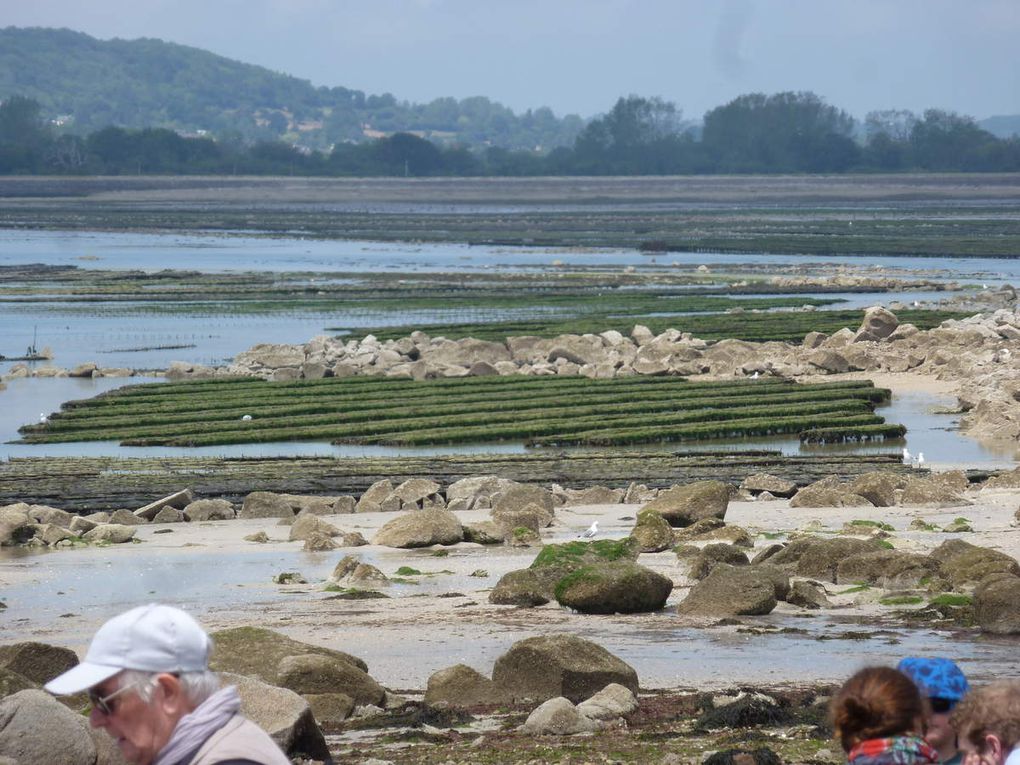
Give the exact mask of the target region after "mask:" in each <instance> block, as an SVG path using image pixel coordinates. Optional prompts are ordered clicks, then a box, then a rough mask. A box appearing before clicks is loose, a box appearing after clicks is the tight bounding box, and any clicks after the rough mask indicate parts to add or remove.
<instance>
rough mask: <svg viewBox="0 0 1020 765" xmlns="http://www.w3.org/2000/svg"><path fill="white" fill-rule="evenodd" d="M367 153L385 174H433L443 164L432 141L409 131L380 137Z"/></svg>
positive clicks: (440, 155) (439, 153)
mask: <svg viewBox="0 0 1020 765" xmlns="http://www.w3.org/2000/svg"><path fill="white" fill-rule="evenodd" d="M369 154H370V157H371V159H372V160H373V162H374V163H376V165H377V166H378V168H379V170H380V172H382V173H384V174H386V175H405V174H406V175H413V176H422V175H434V174H435V173H436V172H437V171H438V170H439V169H440V168H441V167H442V164H443V162H442V154H441V152H440V151H439V148H438V147H437V146H436V145H435V144H434V143H432V142H431V141H426V140H425V139H424V138H419V137H418V136H416V135H411V134H410V133H395V134H394V135H391V136H389V137H388V138H380V139H379V140H378V141H376V142H375V143H374V144H372V147H371V149H370V152H369Z"/></svg>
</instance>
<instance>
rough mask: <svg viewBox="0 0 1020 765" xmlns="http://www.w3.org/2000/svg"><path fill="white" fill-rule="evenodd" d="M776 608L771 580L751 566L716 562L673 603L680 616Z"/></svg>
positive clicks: (748, 613) (753, 612)
mask: <svg viewBox="0 0 1020 765" xmlns="http://www.w3.org/2000/svg"><path fill="white" fill-rule="evenodd" d="M775 607H776V588H775V585H774V584H773V583H772V581H771V579H770V578H768V577H767V576H763V575H762V574H761V573H760V572H759V571H757V570H756V569H755V568H754V567H752V566H742V567H735V566H728V565H726V564H724V563H723V564H719V565H717V566H716V567H715V568H714V569H712V572H711V573H710V574H709V575H708V576H706V577H705V578H704V579H702V580H701V581H700V582H698V583H697V584H695V585H694V586H693V587H692V588H691V591H690V592H689V593H688V594H687V597H686V598H684V599H683V601H681V602H680V604H679V605H678V606H677V613H678V614H680V615H682V616H713V617H722V616H760V615H764V614H769V613H772V610H773V609H774V608H775Z"/></svg>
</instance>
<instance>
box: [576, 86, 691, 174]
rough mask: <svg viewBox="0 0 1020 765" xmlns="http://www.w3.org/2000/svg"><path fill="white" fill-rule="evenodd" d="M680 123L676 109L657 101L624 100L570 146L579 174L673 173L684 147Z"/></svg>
mask: <svg viewBox="0 0 1020 765" xmlns="http://www.w3.org/2000/svg"><path fill="white" fill-rule="evenodd" d="M682 127H683V119H682V114H681V112H680V111H679V110H678V109H677V108H676V105H675V104H673V103H670V102H668V101H663V100H662V99H660V98H641V97H640V96H628V97H627V98H621V99H619V100H618V101H617V102H616V104H615V105H614V106H613V108H612V109H611V110H610V112H609V114H607V115H605V116H604V117H600V118H599V119H595V120H592V121H591V122H589V123H588V125H587V126H586V127H585V128H584V130H582V131H581V133H580V135H578V137H577V140H576V141H575V142H574V161H575V163H576V168H577V169H578V170H579V171H581V172H594V173H600V174H603V173H662V172H674V171H675V164H676V158H677V156H676V155H677V154H678V153H680V152H681V149H682V145H683V143H684V141H683V139H682Z"/></svg>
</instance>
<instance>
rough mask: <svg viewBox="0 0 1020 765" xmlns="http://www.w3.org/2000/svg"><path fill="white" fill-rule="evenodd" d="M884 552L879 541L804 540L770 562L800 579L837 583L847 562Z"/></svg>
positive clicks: (841, 538)
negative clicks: (852, 556) (838, 569)
mask: <svg viewBox="0 0 1020 765" xmlns="http://www.w3.org/2000/svg"><path fill="white" fill-rule="evenodd" d="M884 549H885V548H884V547H883V546H882V544H881V542H880V541H879V540H877V539H854V538H853V537H837V538H835V539H823V538H820V537H802V538H800V539H795V540H793V541H792V542H790V543H789V544H788V545H787V546H786V547H784V548H783V549H782V550H780V551H779V552H777V553H776V554H775V555H773V556H771V557H770V558H769V559H768V561H769V563H770V564H771V565H773V566H779V567H781V568H785V569H787V570H788V571H790V572H791V573H794V574H797V575H798V576H806V577H810V578H812V579H821V580H823V581H826V582H833V583H835V581H836V569H837V567H838V566H839V563H840V561H842V560H843V559H844V558H846V557H849V556H851V555H856V554H860V553H869V552H875V551H878V550H884Z"/></svg>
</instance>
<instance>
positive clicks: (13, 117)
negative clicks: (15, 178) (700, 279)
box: [0, 96, 53, 173]
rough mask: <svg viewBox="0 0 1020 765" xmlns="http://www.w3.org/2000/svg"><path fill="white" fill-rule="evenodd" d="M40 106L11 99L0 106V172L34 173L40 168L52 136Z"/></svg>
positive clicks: (30, 101) (21, 98)
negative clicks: (43, 118) (41, 113)
mask: <svg viewBox="0 0 1020 765" xmlns="http://www.w3.org/2000/svg"><path fill="white" fill-rule="evenodd" d="M40 111H41V110H40V107H39V103H38V102H37V101H35V100H33V99H31V98H25V97H23V96H11V97H10V98H8V99H6V100H5V101H4V102H3V103H0V172H5V173H10V172H34V171H36V170H39V169H40V168H41V167H42V165H43V158H44V154H45V151H46V149H47V147H48V146H49V144H50V143H51V141H52V140H53V138H52V135H51V133H50V131H49V129H48V127H47V126H46V124H45V123H44V122H43V120H42V117H41V116H40Z"/></svg>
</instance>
